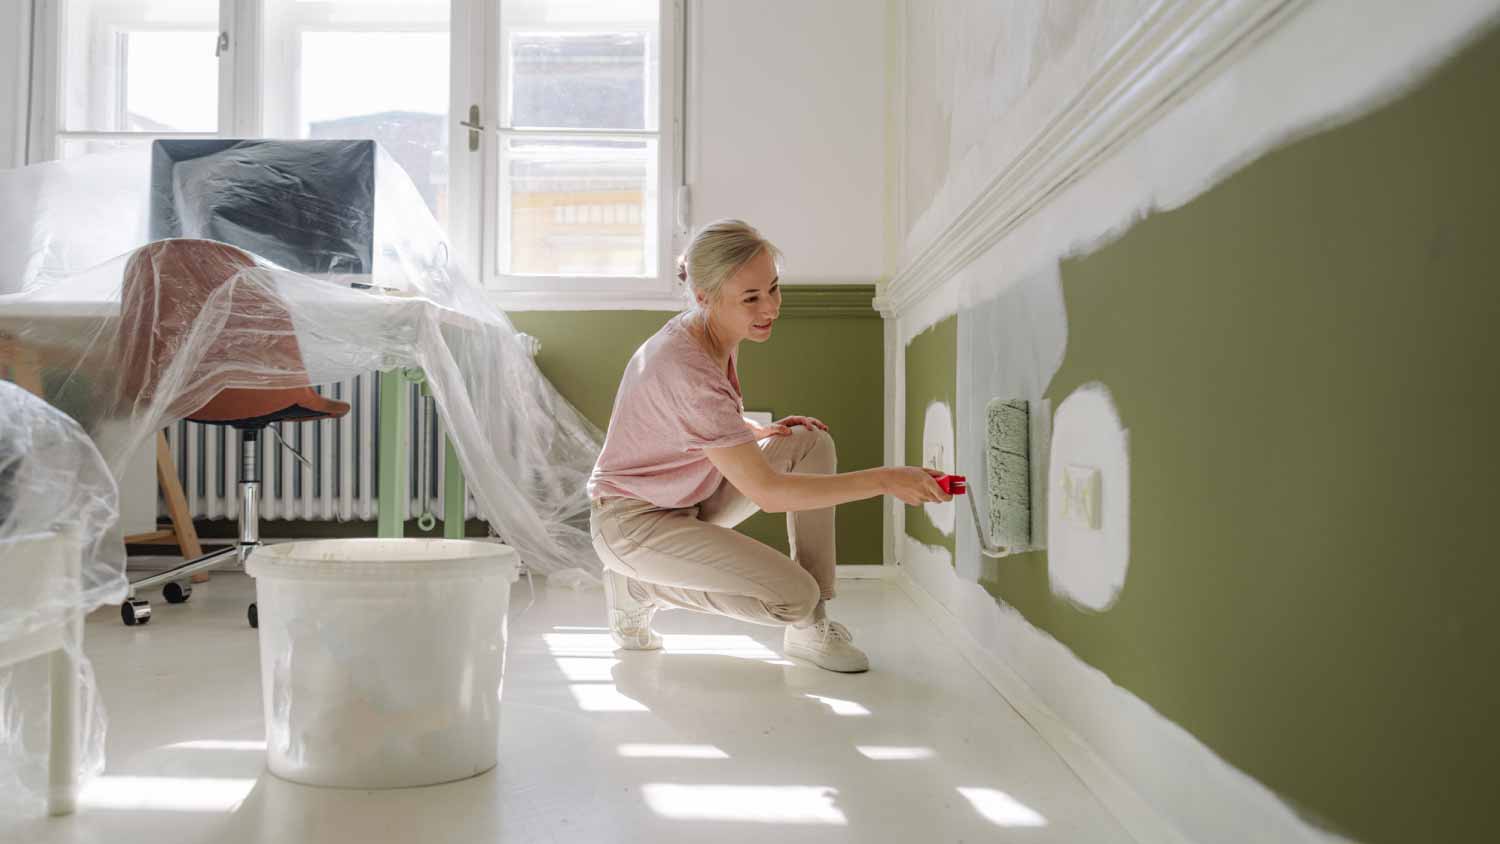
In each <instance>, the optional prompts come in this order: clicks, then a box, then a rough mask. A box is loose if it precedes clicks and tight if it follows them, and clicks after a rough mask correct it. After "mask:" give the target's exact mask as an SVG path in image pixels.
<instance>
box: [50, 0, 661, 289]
mask: <svg viewBox="0 0 1500 844" xmlns="http://www.w3.org/2000/svg"><path fill="white" fill-rule="evenodd" d="M68 2H69V0H50V2H39V3H36V4H35V5H34V7H33V8H34V15H33V16H32V20H31V27H32V42H31V43H32V45H33V55H32V57H31V79H30V94H31V96H30V107H29V113H28V114H27V115H26V120H25V126H26V129H25V138H26V148H25V153H24V161H25V163H27V164H35V163H40V162H44V161H52V160H56V159H58V158H60V157H61V153H62V146H63V143H64V142H66V141H69V140H81V141H89V140H102V141H110V140H138V141H141V142H143V143H149V142H150V141H153V140H157V139H162V138H216V137H220V138H224V137H228V138H257V137H265V136H266V133H265V127H266V123H267V120H266V115H265V114H264V111H263V108H262V103H263V101H264V99H265V89H266V86H267V84H268V83H267V80H268V76H267V75H266V74H264V73H262V72H261V71H262V67H261V66H262V63H263V62H262V56H263V52H264V49H265V43H264V42H265V37H266V33H265V21H266V10H265V7H264V2H263V0H218V8H219V17H218V22H219V24H218V25H219V31H220V32H221V33H224V34H227V36H228V38H229V45H230V46H229V49H228V50H227V51H226V52H225V53H224V54H223V55H222V56H221V58H220V61H219V103H218V108H219V129H218V131H217V132H134V131H121V130H109V131H81V130H68V129H66V128H65V127H64V125H63V113H64V111H63V102H62V97H63V93H64V92H63V90H62V84H61V83H62V73H63V67H62V61H63V56H64V45H63V42H62V37H63V35H64V33H63V23H62V22H63V21H65V20H66V11H67V9H66V7H67V3H68ZM686 2H687V0H657V3H658V33H659V34H658V38H657V42H656V43H657V49H659V51H660V64H659V67H658V80H657V83H658V84H657V90H656V91H655V92H654V93H655V97H656V103H657V107H658V113H657V129H656V131H655V132H639V131H624V132H621V131H609V130H605V131H599V132H595V131H593V130H585V131H581V132H580V131H578V130H561V131H558V130H551V129H548V130H519V131H517V130H511V129H508V128H502V127H501V125H500V120H499V118H500V115H501V114H502V112H501V111H500V108H501V105H502V96H504V93H503V88H504V81H503V77H502V76H501V74H500V73H499V69H500V67H499V66H500V64H501V62H502V60H503V57H504V53H503V52H502V51H501V42H500V39H501V37H502V28H501V17H502V11H503V9H502V4H503V0H450V13H449V109H448V119H449V120H450V121H451V123H450V124H449V125H450V131H449V150H448V154H449V167H450V171H449V180H450V181H449V198H448V216H449V220H448V234H449V238H450V240H451V241H452V243H453V246H454V250H455V253H456V255H457V256H458V257H459V258H460V261H461V265H462V266H463V268H464V270H465V272H466V273H467V274H468V275H469V276H470V277H471V278H474V279H477V280H478V281H479V283H481V284H482V285H483V287H484V288H485V290H486V291H487V293H488V294H489V295H490V297H491V298H492V299H493V300H494V301H495V302H496V303H497V304H499V305H500V306H501V307H503V308H506V309H509V310H614V309H638V310H677V309H680V308H681V307H682V305H683V302H684V300H683V298H682V296H681V293H680V291H679V289H678V283H677V278H676V267H675V261H674V258H673V256H675V254H676V252H677V251H678V248H679V247H680V246H681V245H682V244H683V243H684V242H685V240H686V235H687V221H686V219H685V215H684V214H682V213H680V212H681V211H683V210H685V204H686V203H685V200H686V187H685V173H686V167H685V165H686V155H685V143H684V134H685V133H684V125H685V122H686V121H685V119H684V109H685V102H686V100H685V96H684V95H685V80H684V72H685V65H686V56H687V50H686V8H685V3H686ZM132 21H138V22H139V24H140V25H139V26H136V27H131V26H130V24H131V23H132ZM98 25H99V24H96V26H98ZM103 25H106V26H107V25H113V26H116V27H117V28H138V29H174V28H176V29H181V28H185V27H180V26H173V25H171V24H165V25H163V24H155V25H153V24H151V23H150V22H148V21H146V20H145V19H144V18H139V19H135V18H132V17H131V16H128V15H122V16H116V17H111V18H109V19H108V20H107V21H106V23H105V24H103ZM353 26H354V25H353V24H350V25H349V26H345V25H344V24H342V23H341V24H340V25H338V26H335V27H330V28H331V29H338V30H340V31H343V30H345V29H350V28H351V27H353ZM314 28H319V29H321V27H314ZM370 28H371V29H372V30H382V31H383V30H386V29H391V28H392V27H391V26H389V25H371V27H370ZM396 28H399V27H396ZM548 28H549V29H552V30H556V29H558V28H559V27H557V26H553V25H549V27H548ZM579 29H580V30H590V29H592V30H595V31H597V29H598V25H589V26H582V27H579ZM649 43H650V42H649V41H648V44H649ZM648 49H649V47H648ZM226 57H227V59H228V60H227V61H226V60H225V58H226ZM471 106H477V107H479V109H480V121H479V125H480V126H482V127H483V128H482V130H481V131H480V132H479V133H478V134H479V149H478V150H475V151H470V149H469V143H468V138H469V129H468V128H467V127H466V126H464V125H463V124H464V122H465V121H467V120H468V119H469V109H470V107H471ZM521 133H524V134H541V135H547V134H579V135H581V136H584V137H589V136H603V137H616V136H618V137H625V136H632V135H634V136H639V135H648V136H654V137H655V138H656V140H657V152H656V161H657V166H656V185H655V188H656V208H655V214H654V217H655V220H656V234H657V236H656V239H655V243H654V244H652V246H653V247H654V251H655V255H654V258H655V261H654V264H655V266H654V267H651V268H648V272H647V273H646V274H645V275H642V276H634V277H594V276H586V275H557V276H531V275H504V274H501V273H499V272H498V267H499V261H498V258H499V251H498V249H499V231H500V230H499V228H498V221H499V214H500V199H501V197H500V190H499V185H500V175H501V174H500V170H499V166H500V163H501V154H500V153H501V144H502V143H503V142H504V139H505V138H506V137H507V136H514V135H515V134H521ZM679 206H682V207H679ZM649 252H650V250H648V254H649Z"/></svg>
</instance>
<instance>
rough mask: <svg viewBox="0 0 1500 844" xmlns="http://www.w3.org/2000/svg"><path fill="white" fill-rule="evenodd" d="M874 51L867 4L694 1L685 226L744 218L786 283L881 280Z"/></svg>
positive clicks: (880, 19) (880, 53) (878, 49)
mask: <svg viewBox="0 0 1500 844" xmlns="http://www.w3.org/2000/svg"><path fill="white" fill-rule="evenodd" d="M885 39H886V9H885V5H884V4H883V3H876V2H871V0H816V2H808V0H756V2H753V3H747V2H739V0H699V1H698V2H694V3H693V4H692V5H691V6H690V8H689V11H688V43H689V51H690V56H689V63H688V69H687V82H688V99H689V107H688V118H687V119H688V124H687V127H686V128H687V131H686V138H687V144H688V169H687V174H688V183H689V185H691V187H692V194H693V198H692V219H691V221H690V222H691V224H692V225H694V226H697V225H701V224H703V223H706V222H708V221H710V220H713V219H716V218H719V217H740V218H742V219H745V220H748V221H749V222H750V223H752V224H753V225H755V226H757V227H758V228H760V229H761V231H762V232H764V233H765V234H766V236H767V237H770V238H771V239H772V240H773V241H775V242H776V244H777V245H778V246H780V247H781V249H782V250H783V251H784V252H785V253H786V280H787V281H788V282H789V283H799V282H801V283H822V284H832V283H845V282H847V283H860V284H871V283H874V282H875V281H877V280H879V279H880V278H881V277H882V276H884V275H885V274H886V273H885V242H886V241H885V237H886V233H885V210H886V194H887V191H886V189H885V180H886V175H885V174H886V162H885V110H886V102H885V90H886V64H885V57H886V42H885Z"/></svg>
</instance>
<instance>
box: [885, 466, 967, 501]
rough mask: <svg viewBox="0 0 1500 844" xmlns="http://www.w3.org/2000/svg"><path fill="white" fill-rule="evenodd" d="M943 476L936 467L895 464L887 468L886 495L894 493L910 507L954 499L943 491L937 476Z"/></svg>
mask: <svg viewBox="0 0 1500 844" xmlns="http://www.w3.org/2000/svg"><path fill="white" fill-rule="evenodd" d="M942 476H943V473H942V472H939V471H937V470H936V469H923V468H918V467H916V466H893V467H891V468H889V469H887V470H886V490H885V493H886V495H894V496H895V497H897V498H899V499H901V500H902V501H904V502H905V503H906V505H907V506H909V507H920V506H921V505H923V504H929V503H933V502H940V501H952V500H953V496H951V495H949V494H948V493H946V492H943V488H942V487H940V486H938V485H937V480H936V479H937V478H941V477H942Z"/></svg>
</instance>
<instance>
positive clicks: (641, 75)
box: [484, 0, 677, 298]
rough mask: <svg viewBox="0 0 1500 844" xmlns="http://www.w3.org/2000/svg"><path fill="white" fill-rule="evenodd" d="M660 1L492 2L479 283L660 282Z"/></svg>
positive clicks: (667, 143) (586, 286)
mask: <svg viewBox="0 0 1500 844" xmlns="http://www.w3.org/2000/svg"><path fill="white" fill-rule="evenodd" d="M671 8H673V6H671V5H669V4H662V3H659V2H656V0H632V1H631V2H623V1H622V0H571V1H570V2H566V3H559V2H553V3H548V2H538V0H501V2H500V4H499V7H498V12H499V21H498V26H496V28H495V32H496V37H495V39H494V43H497V44H498V45H499V48H498V49H497V50H496V51H495V55H493V56H491V57H487V58H489V61H488V62H487V63H486V71H485V76H486V81H487V86H488V88H489V91H488V93H489V95H490V96H489V99H490V101H491V103H492V104H493V108H492V113H496V114H499V115H500V119H499V121H498V125H497V126H496V127H495V138H494V152H493V154H492V159H493V161H494V162H495V164H494V166H493V167H492V168H490V169H489V171H488V172H489V173H491V174H492V176H491V177H490V178H491V179H492V181H493V184H492V185H491V188H492V189H491V191H490V192H489V193H488V194H487V199H488V200H489V205H490V207H491V208H492V211H491V213H489V214H487V215H486V217H485V219H487V220H491V221H493V222H492V223H490V224H489V225H488V226H487V227H486V229H485V232H484V235H485V241H486V257H487V258H488V260H487V261H486V266H487V267H489V268H491V269H490V271H489V272H488V273H487V277H488V280H489V282H490V283H491V284H492V285H493V286H495V287H497V288H499V289H501V290H505V291H511V292H515V293H527V292H552V293H569V292H571V293H573V294H575V295H577V296H579V297H581V298H587V296H588V295H589V294H590V293H591V292H593V293H604V292H619V291H622V290H628V291H638V292H644V293H657V294H668V293H669V292H670V290H671V285H670V281H671V276H672V273H671V268H670V267H669V266H667V262H665V261H664V260H663V256H664V255H666V254H668V253H669V252H670V245H671V235H672V230H671V229H672V227H671V225H670V217H669V216H667V214H666V213H665V212H666V210H667V208H668V206H669V204H670V203H669V202H663V197H664V196H667V197H670V195H671V190H672V189H673V188H674V187H675V185H676V173H675V171H674V169H673V167H672V161H673V154H672V153H673V149H674V134H673V133H672V132H670V131H669V132H668V133H667V134H665V135H664V134H663V132H662V127H663V126H664V125H665V126H668V127H669V128H671V127H675V122H674V116H675V110H674V109H673V108H672V106H673V105H674V104H675V103H676V97H675V95H674V94H672V93H671V92H673V91H675V90H676V83H675V78H674V75H673V71H674V69H675V63H672V62H668V63H666V66H665V68H664V66H663V62H662V55H663V54H664V49H665V48H664V39H663V27H662V21H663V19H664V17H665V20H667V21H668V23H669V26H668V27H667V28H666V29H667V31H666V34H667V38H666V39H665V42H666V43H667V44H672V43H676V40H677V39H676V33H675V30H674V29H673V28H672V27H671V26H670V24H671V23H672V22H673V21H674V16H673V15H671V14H670V13H666V14H665V15H664V9H671Z"/></svg>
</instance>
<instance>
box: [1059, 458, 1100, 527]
mask: <svg viewBox="0 0 1500 844" xmlns="http://www.w3.org/2000/svg"><path fill="white" fill-rule="evenodd" d="M1102 493H1103V482H1102V481H1101V479H1100V475H1099V470H1098V469H1097V468H1095V467H1093V466H1068V467H1067V468H1066V469H1064V470H1063V476H1062V490H1061V494H1062V508H1063V512H1062V517H1063V521H1065V522H1067V523H1068V524H1074V525H1079V526H1081V527H1086V528H1088V529H1089V530H1099V529H1100V527H1101V522H1102V521H1103V515H1104V510H1103V502H1102V501H1101V500H1100V499H1101V498H1102Z"/></svg>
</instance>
